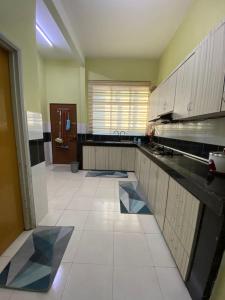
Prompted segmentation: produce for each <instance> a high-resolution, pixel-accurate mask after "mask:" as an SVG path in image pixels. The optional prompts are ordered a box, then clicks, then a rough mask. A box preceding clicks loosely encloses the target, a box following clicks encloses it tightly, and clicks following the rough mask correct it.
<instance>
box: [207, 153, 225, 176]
mask: <svg viewBox="0 0 225 300" xmlns="http://www.w3.org/2000/svg"><path fill="white" fill-rule="evenodd" d="M209 162H211V163H212V162H213V163H214V164H215V168H216V170H215V171H216V173H221V174H225V148H224V151H223V152H210V153H209Z"/></svg>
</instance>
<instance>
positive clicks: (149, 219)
mask: <svg viewBox="0 0 225 300" xmlns="http://www.w3.org/2000/svg"><path fill="white" fill-rule="evenodd" d="M138 218H139V221H140V224H141V226H142V228H143V231H144V233H160V229H159V226H158V224H157V222H156V220H155V217H154V216H151V215H138Z"/></svg>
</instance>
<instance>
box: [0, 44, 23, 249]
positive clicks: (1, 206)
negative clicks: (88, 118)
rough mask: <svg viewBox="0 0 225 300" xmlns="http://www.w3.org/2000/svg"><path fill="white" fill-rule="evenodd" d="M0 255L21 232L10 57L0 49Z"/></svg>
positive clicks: (21, 214) (21, 219)
mask: <svg viewBox="0 0 225 300" xmlns="http://www.w3.org/2000/svg"><path fill="white" fill-rule="evenodd" d="M0 166H1V167H0V178H1V179H0V254H1V253H3V252H4V250H5V249H6V248H7V247H8V246H9V245H10V244H11V243H12V242H13V241H14V240H15V239H16V238H17V236H18V235H19V234H20V233H21V232H22V231H23V229H24V223H23V212H22V201H21V192H20V181H19V170H18V160H17V152H16V142H15V131H14V125H13V113H12V102H11V94H10V74H9V54H8V52H7V51H5V50H4V49H2V48H0Z"/></svg>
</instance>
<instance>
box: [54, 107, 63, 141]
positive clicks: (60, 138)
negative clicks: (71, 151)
mask: <svg viewBox="0 0 225 300" xmlns="http://www.w3.org/2000/svg"><path fill="white" fill-rule="evenodd" d="M55 142H56V143H59V144H63V139H62V111H61V110H59V136H58V137H57V138H56V139H55Z"/></svg>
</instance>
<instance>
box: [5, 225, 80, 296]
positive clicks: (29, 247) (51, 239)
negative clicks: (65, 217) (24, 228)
mask: <svg viewBox="0 0 225 300" xmlns="http://www.w3.org/2000/svg"><path fill="white" fill-rule="evenodd" d="M73 229H74V227H70V226H65V227H64V226H63V227H61V226H40V227H37V228H36V229H35V230H34V231H33V232H32V234H31V235H30V236H29V237H28V239H27V240H26V241H25V243H24V244H23V245H22V247H21V248H20V249H19V250H18V252H17V253H16V254H15V255H14V257H13V258H12V259H11V260H10V262H9V263H8V265H7V266H6V267H5V269H4V270H3V271H2V272H1V274H0V287H3V288H8V289H19V290H25V291H34V292H47V291H48V290H49V288H50V287H51V285H52V282H53V280H54V278H55V275H56V272H57V270H58V267H59V265H60V262H61V260H62V257H63V254H64V252H65V250H66V247H67V245H68V242H69V240H70V237H71V235H72V232H73Z"/></svg>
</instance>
